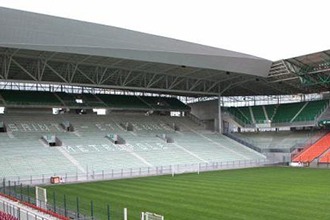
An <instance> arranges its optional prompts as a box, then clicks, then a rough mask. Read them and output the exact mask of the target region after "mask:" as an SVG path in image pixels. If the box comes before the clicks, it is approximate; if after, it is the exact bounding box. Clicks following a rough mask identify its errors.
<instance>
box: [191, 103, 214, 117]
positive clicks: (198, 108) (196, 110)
mask: <svg viewBox="0 0 330 220" xmlns="http://www.w3.org/2000/svg"><path fill="white" fill-rule="evenodd" d="M189 106H190V107H191V114H193V115H195V116H197V117H198V118H199V119H201V120H214V119H215V118H218V100H211V101H205V102H197V103H192V104H189Z"/></svg>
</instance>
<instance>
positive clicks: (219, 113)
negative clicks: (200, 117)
mask: <svg viewBox="0 0 330 220" xmlns="http://www.w3.org/2000/svg"><path fill="white" fill-rule="evenodd" d="M221 101H222V98H221V95H220V94H219V95H218V118H217V120H216V126H215V127H216V130H217V131H218V132H219V134H222V116H221V114H222V112H221Z"/></svg>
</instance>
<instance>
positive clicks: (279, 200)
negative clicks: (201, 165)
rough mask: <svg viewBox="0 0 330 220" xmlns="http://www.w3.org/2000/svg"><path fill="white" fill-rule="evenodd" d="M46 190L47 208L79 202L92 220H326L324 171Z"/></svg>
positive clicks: (329, 194) (329, 180)
mask: <svg viewBox="0 0 330 220" xmlns="http://www.w3.org/2000/svg"><path fill="white" fill-rule="evenodd" d="M46 188H47V194H48V201H49V202H50V203H51V202H52V201H54V199H53V198H52V197H53V195H54V192H55V196H56V199H55V202H56V204H60V203H61V202H62V199H61V198H63V197H64V195H65V198H66V199H67V202H69V201H72V202H70V204H69V205H70V209H73V210H75V209H76V206H77V205H76V204H74V203H75V202H76V200H77V197H78V201H79V203H80V204H79V207H78V209H79V210H83V209H85V210H84V211H85V212H89V213H90V212H92V213H94V215H95V217H96V218H97V219H108V217H107V204H109V205H110V213H111V219H113V220H117V219H118V220H119V219H123V217H122V210H123V208H124V207H126V208H127V209H128V214H129V215H128V216H129V218H128V219H129V220H138V219H139V216H140V213H141V212H142V211H149V212H154V213H159V214H161V215H164V216H165V220H194V219H196V220H197V219H198V220H210V219H212V220H217V219H251V220H256V219H260V220H265V219H270V220H273V219H290V220H293V219H297V220H298V219H299V220H302V219H308V220H310V219H330V214H329V207H330V170H327V169H309V168H288V167H265V168H251V169H240V170H226V171H215V172H205V173H200V174H199V175H198V174H196V173H193V174H183V175H178V176H175V177H172V176H157V177H146V178H137V179H125V180H112V181H104V182H92V183H80V184H65V185H53V186H49V187H46ZM91 201H92V202H91ZM91 203H93V208H92V210H90V209H91V208H90V206H88V205H90V204H91ZM85 205H86V207H84V206H85Z"/></svg>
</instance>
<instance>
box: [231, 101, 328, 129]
mask: <svg viewBox="0 0 330 220" xmlns="http://www.w3.org/2000/svg"><path fill="white" fill-rule="evenodd" d="M328 104H329V101H328V100H320V101H309V102H298V103H289V104H279V105H264V106H249V107H230V108H227V111H228V112H229V113H230V114H231V115H233V116H234V118H235V119H236V120H237V121H238V122H240V123H243V124H255V123H257V124H258V123H263V122H264V121H265V120H267V119H268V120H270V121H271V122H272V123H292V122H300V121H314V120H316V119H317V117H318V116H319V115H320V114H321V113H322V112H324V111H325V109H326V108H327V107H328ZM252 115H253V118H252Z"/></svg>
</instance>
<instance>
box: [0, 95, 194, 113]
mask: <svg viewBox="0 0 330 220" xmlns="http://www.w3.org/2000/svg"><path fill="white" fill-rule="evenodd" d="M0 95H1V96H2V97H3V100H4V105H5V106H40V107H42V106H47V107H49V106H51V107H71V108H87V107H89V108H112V109H136V110H139V109H141V110H142V109H143V110H165V111H171V110H173V111H188V110H189V109H190V108H189V107H188V106H187V105H185V104H184V103H182V102H181V101H179V100H178V99H176V98H168V97H149V96H141V97H140V96H125V95H112V94H111V95H105V94H97V95H96V94H86V93H84V94H72V93H64V92H37V91H18V90H0ZM77 99H79V100H80V101H81V102H79V103H78V102H77V101H76V100H77Z"/></svg>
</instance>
